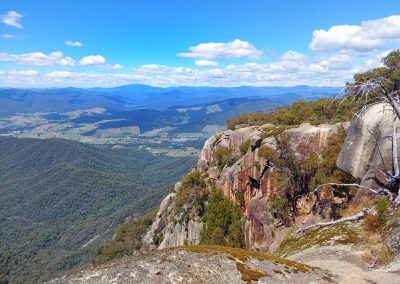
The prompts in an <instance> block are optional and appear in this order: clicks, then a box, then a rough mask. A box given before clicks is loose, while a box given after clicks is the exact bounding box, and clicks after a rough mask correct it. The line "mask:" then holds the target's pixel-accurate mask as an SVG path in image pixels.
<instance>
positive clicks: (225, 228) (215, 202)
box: [201, 189, 244, 247]
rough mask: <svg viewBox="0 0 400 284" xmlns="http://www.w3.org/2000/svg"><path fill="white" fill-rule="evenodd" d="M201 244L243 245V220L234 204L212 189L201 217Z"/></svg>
mask: <svg viewBox="0 0 400 284" xmlns="http://www.w3.org/2000/svg"><path fill="white" fill-rule="evenodd" d="M203 221H204V222H205V224H206V225H205V228H204V229H203V230H202V232H201V243H202V244H215V245H226V246H231V247H244V232H243V220H242V216H241V214H240V210H239V208H238V206H237V205H236V204H234V203H233V202H231V201H230V200H228V199H227V198H225V197H224V196H223V194H222V193H221V191H220V190H218V189H213V190H212V192H211V195H210V197H209V199H208V205H207V207H206V211H205V214H204V217H203Z"/></svg>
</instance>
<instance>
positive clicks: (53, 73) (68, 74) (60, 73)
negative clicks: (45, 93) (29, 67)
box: [44, 71, 74, 78]
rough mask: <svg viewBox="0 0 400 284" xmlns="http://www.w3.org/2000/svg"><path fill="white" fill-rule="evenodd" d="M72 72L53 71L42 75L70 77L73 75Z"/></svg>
mask: <svg viewBox="0 0 400 284" xmlns="http://www.w3.org/2000/svg"><path fill="white" fill-rule="evenodd" d="M73 75H74V72H70V71H54V72H50V73H46V74H45V75H44V76H45V77H48V78H70V77H73Z"/></svg>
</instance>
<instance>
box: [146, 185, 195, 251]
mask: <svg viewBox="0 0 400 284" xmlns="http://www.w3.org/2000/svg"><path fill="white" fill-rule="evenodd" d="M180 187H181V183H180V182H178V183H176V184H175V187H174V192H172V193H170V194H169V195H167V196H166V197H165V198H164V200H163V201H162V202H161V204H160V209H159V210H158V212H157V215H156V220H155V221H154V223H153V224H152V226H151V228H150V230H149V231H148V232H147V234H146V235H145V236H144V238H143V245H142V250H143V251H148V250H153V249H156V248H158V249H162V248H166V247H173V246H182V245H195V244H199V242H200V232H201V229H202V227H203V223H202V222H201V221H200V217H197V218H196V219H195V220H189V221H188V222H187V223H185V222H184V220H182V214H181V215H177V216H176V215H175V214H174V208H175V199H176V192H177V191H178V190H179V189H180Z"/></svg>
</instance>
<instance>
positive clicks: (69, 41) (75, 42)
mask: <svg viewBox="0 0 400 284" xmlns="http://www.w3.org/2000/svg"><path fill="white" fill-rule="evenodd" d="M65 44H66V45H69V46H75V47H80V46H82V45H83V44H82V43H81V42H79V41H72V40H67V41H65Z"/></svg>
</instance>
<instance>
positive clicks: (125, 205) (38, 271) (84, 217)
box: [0, 137, 194, 283]
mask: <svg viewBox="0 0 400 284" xmlns="http://www.w3.org/2000/svg"><path fill="white" fill-rule="evenodd" d="M0 161H1V163H0V204H1V206H0V279H1V278H2V280H5V279H8V280H11V281H12V283H29V282H37V281H42V280H46V279H48V278H49V277H50V276H51V277H54V275H57V274H58V273H60V272H62V271H66V270H69V269H72V268H74V267H76V266H78V265H79V264H80V263H82V262H83V261H86V260H87V259H89V258H90V257H91V255H92V254H93V250H94V248H95V245H93V244H95V243H96V242H93V243H92V242H90V240H97V241H99V240H101V239H102V237H104V235H107V234H112V233H113V231H114V226H115V225H117V224H120V223H122V222H123V221H124V220H125V218H126V217H128V216H131V215H133V216H135V215H142V214H143V213H146V212H147V211H149V210H150V209H151V208H153V207H154V206H156V205H157V204H159V202H160V200H161V199H162V198H163V197H164V195H165V194H166V193H167V192H168V191H169V190H170V187H171V185H172V184H173V183H174V182H175V181H176V180H177V179H178V178H179V177H180V176H182V175H183V174H184V173H185V172H187V171H188V170H189V169H190V167H191V165H192V164H193V162H194V158H191V157H185V158H171V157H166V156H154V155H152V154H150V153H148V152H146V151H136V150H131V149H120V150H111V149H108V148H105V147H95V146H90V145H85V144H81V143H78V142H73V141H67V140H60V139H48V140H36V139H16V138H9V137H0ZM108 237H109V236H108ZM0 281H1V280H0Z"/></svg>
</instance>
